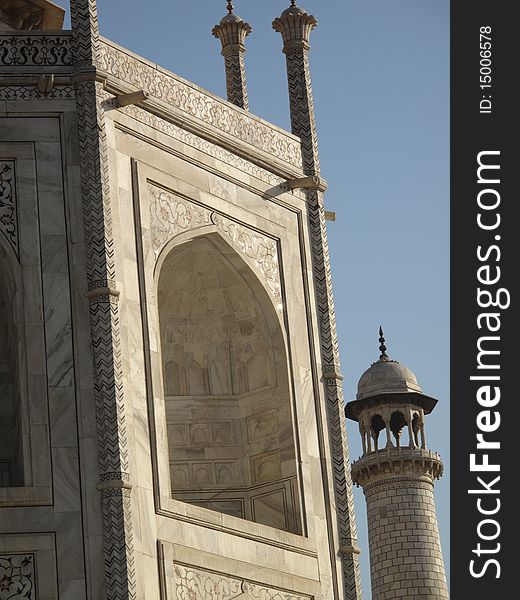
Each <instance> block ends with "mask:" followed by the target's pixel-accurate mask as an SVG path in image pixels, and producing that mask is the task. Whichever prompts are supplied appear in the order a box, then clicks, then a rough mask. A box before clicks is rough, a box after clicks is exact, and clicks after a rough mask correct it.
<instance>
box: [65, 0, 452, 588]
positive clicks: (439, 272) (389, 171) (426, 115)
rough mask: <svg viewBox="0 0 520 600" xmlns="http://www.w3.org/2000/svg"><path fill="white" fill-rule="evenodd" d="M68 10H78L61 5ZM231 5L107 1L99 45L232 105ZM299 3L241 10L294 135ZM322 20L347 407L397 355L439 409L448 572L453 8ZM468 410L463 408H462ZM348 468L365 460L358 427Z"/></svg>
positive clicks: (324, 125)
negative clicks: (382, 336)
mask: <svg viewBox="0 0 520 600" xmlns="http://www.w3.org/2000/svg"><path fill="white" fill-rule="evenodd" d="M55 1H57V3H58V4H61V5H62V6H66V5H67V4H68V2H67V0H55ZM225 4H226V2H225V1H224V0H199V1H196V2H195V1H192V2H187V1H186V0H182V1H181V0H177V1H175V0H148V1H147V2H143V1H142V0H98V7H99V13H100V26H101V32H102V34H103V35H104V36H106V37H108V38H110V39H112V40H113V41H115V42H117V43H119V44H121V45H123V46H125V47H127V48H129V49H131V50H132V51H134V52H136V53H138V54H141V55H142V56H144V57H146V58H148V59H150V60H153V61H155V62H157V63H159V64H161V65H162V66H163V67H165V68H168V69H170V70H172V71H173V72H175V73H177V74H178V75H181V76H183V77H185V78H187V79H189V80H191V81H193V82H195V83H197V84H198V85H200V86H202V87H204V88H206V89H208V90H210V91H212V92H214V93H217V94H219V95H225V79H224V69H223V59H222V57H221V56H220V46H219V44H220V42H218V40H216V39H215V38H213V36H212V35H211V28H212V27H213V25H215V24H216V23H217V22H218V21H219V20H220V18H221V17H222V16H223V15H224V14H225V12H226V11H225ZM288 5H289V1H288V0H262V1H253V0H236V1H235V7H236V12H237V13H238V14H240V15H241V16H242V17H243V18H244V19H245V20H247V21H248V22H249V23H250V24H251V25H252V27H253V33H252V34H251V35H250V36H249V37H248V39H247V48H248V53H247V55H246V64H247V74H248V84H249V96H250V108H251V111H252V112H254V113H256V114H258V115H259V116H261V117H263V118H265V119H267V120H270V121H272V122H274V123H276V124H277V125H280V126H282V127H285V128H289V111H288V96H287V83H286V77H285V60H284V56H283V54H282V53H281V37H280V35H279V34H278V33H275V32H274V31H273V30H272V29H271V22H272V20H273V18H274V17H276V16H278V15H279V14H280V12H281V11H282V10H283V9H285V8H286V7H287V6H288ZM301 5H302V6H304V7H305V8H306V9H307V10H308V11H309V12H311V13H313V14H314V15H315V16H316V17H317V18H318V21H319V27H318V29H317V30H315V31H314V32H313V34H312V38H311V43H312V50H311V70H312V77H313V87H314V97H315V101H316V111H317V120H318V131H319V136H320V153H321V163H322V173H323V176H324V177H325V178H326V179H327V180H328V182H329V191H328V193H327V195H326V203H327V209H328V210H334V211H337V221H336V222H335V223H330V225H329V241H330V249H331V254H332V265H333V275H334V287H335V299H336V311H337V319H338V329H339V336H340V342H341V352H342V367H343V374H344V376H345V396H346V398H347V399H348V400H350V399H353V398H354V396H355V389H356V383H357V380H358V379H359V377H360V375H361V374H362V373H363V371H364V370H365V369H366V368H368V367H369V365H370V363H371V362H373V361H374V360H376V359H377V358H378V341H377V337H378V336H377V330H378V327H379V324H382V325H383V327H384V329H385V333H386V338H387V346H388V352H389V355H390V356H391V357H392V358H395V359H397V360H399V361H401V362H402V363H404V364H405V365H406V366H408V367H409V368H410V369H412V370H413V371H414V372H415V374H416V375H417V377H418V380H419V383H420V384H421V385H422V386H423V390H424V391H425V392H426V393H427V394H429V395H432V396H435V397H436V398H438V399H439V404H438V406H437V409H436V410H435V412H434V413H433V414H432V415H431V416H430V417H429V418H428V420H427V429H426V434H427V441H428V445H429V447H430V448H431V449H434V450H437V451H438V452H440V454H441V455H442V457H443V459H444V463H445V466H446V470H445V475H444V477H443V479H441V481H440V482H439V483H438V484H437V487H436V499H437V508H438V513H439V523H440V529H441V537H442V542H443V549H444V556H445V560H446V563H447V566H448V565H449V481H448V479H449V469H448V466H449V463H448V460H449V0H393V1H392V2H389V1H388V0H321V1H318V0H305V2H304V1H303V0H302V4H301ZM458 401H461V399H460V398H459V399H458ZM349 433H350V440H351V457H352V459H355V458H357V457H358V456H359V454H360V440H359V435H358V431H357V424H354V423H352V425H349ZM356 509H357V519H358V527H359V538H360V545H361V547H362V550H363V554H362V561H363V562H362V568H363V584H364V592H365V598H369V597H370V593H369V592H370V584H369V581H370V572H369V567H368V543H367V532H366V511H365V505H364V498H363V495H362V493H361V492H359V491H358V492H356Z"/></svg>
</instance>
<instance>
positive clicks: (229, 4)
mask: <svg viewBox="0 0 520 600" xmlns="http://www.w3.org/2000/svg"><path fill="white" fill-rule="evenodd" d="M234 8H235V7H234V6H233V2H231V0H229V2H228V3H227V9H228V13H229V14H230V15H232V14H233V10H234Z"/></svg>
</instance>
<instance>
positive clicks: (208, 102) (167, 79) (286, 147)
mask: <svg viewBox="0 0 520 600" xmlns="http://www.w3.org/2000/svg"><path fill="white" fill-rule="evenodd" d="M97 66H98V68H99V69H100V71H101V72H104V73H106V74H107V75H109V76H113V77H115V78H116V79H118V80H120V81H122V82H124V83H126V84H129V85H132V86H134V87H136V88H138V89H140V90H145V91H146V92H148V94H149V95H150V96H151V97H153V98H156V99H158V100H161V101H163V102H165V103H166V104H168V106H169V107H171V108H173V109H177V110H179V111H181V112H182V113H183V114H185V115H189V116H191V117H193V118H194V119H196V120H197V121H198V122H199V123H200V127H201V130H204V129H206V130H208V129H209V128H214V129H215V130H216V132H217V133H218V134H222V133H224V134H227V135H229V136H231V137H232V138H234V139H236V140H240V141H242V142H244V143H246V144H248V145H249V146H251V147H252V149H254V150H256V151H258V150H261V151H263V152H265V153H267V154H269V155H271V156H274V157H276V158H278V159H280V160H282V161H284V162H286V163H289V164H290V165H293V166H295V167H297V168H298V169H300V170H301V168H302V153H301V149H300V141H299V140H298V139H296V138H295V137H293V136H292V135H291V134H289V133H284V132H283V131H281V130H278V129H275V128H274V127H272V126H270V125H269V124H267V123H265V122H264V121H261V120H260V119H258V118H255V117H252V116H251V115H249V114H248V113H246V112H245V111H244V110H241V109H240V108H238V107H235V106H234V105H232V104H231V103H229V102H226V101H225V100H221V99H219V98H217V97H214V96H211V95H209V94H208V93H207V92H204V91H202V90H200V89H199V88H196V87H193V86H191V85H189V84H188V82H186V81H184V80H182V79H180V78H178V77H177V76H176V75H174V74H173V73H168V72H165V71H164V70H162V69H158V68H156V67H154V66H153V65H151V64H149V63H147V62H145V61H144V60H143V59H139V58H137V57H135V56H132V55H131V54H129V53H128V52H127V51H125V50H123V49H122V48H118V47H116V46H115V45H113V44H112V43H111V42H110V41H108V40H105V39H103V38H101V39H100V41H99V61H98V65H97Z"/></svg>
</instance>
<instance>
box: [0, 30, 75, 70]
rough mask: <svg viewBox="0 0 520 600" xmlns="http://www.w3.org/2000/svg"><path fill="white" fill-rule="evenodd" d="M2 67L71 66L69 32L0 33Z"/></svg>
mask: <svg viewBox="0 0 520 600" xmlns="http://www.w3.org/2000/svg"><path fill="white" fill-rule="evenodd" d="M0 65H2V66H4V67H72V48H71V33H70V32H63V33H60V34H59V35H56V34H45V33H38V34H33V33H27V32H24V33H16V32H13V33H9V35H0Z"/></svg>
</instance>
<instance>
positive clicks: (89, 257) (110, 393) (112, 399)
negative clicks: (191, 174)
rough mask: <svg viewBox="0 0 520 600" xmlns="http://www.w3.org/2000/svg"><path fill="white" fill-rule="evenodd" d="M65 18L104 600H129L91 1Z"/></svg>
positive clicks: (122, 430)
mask: <svg viewBox="0 0 520 600" xmlns="http://www.w3.org/2000/svg"><path fill="white" fill-rule="evenodd" d="M71 17H72V24H73V56H74V71H75V76H74V79H75V91H76V115H77V122H78V141H79V152H80V159H81V187H82V204H83V226H84V234H85V251H86V262H87V282H88V292H87V294H86V295H87V297H88V298H89V303H90V330H91V339H92V348H93V355H94V376H95V381H94V395H95V401H96V422H97V433H98V460H99V470H100V473H101V475H100V483H99V485H98V489H99V490H100V491H101V495H102V509H103V539H104V554H105V575H106V590H107V600H123V599H124V600H133V599H135V597H136V591H135V566H134V549H133V535H132V515H131V501H130V489H131V485H130V475H129V472H128V471H129V469H128V444H127V437H126V424H125V406H124V398H123V385H122V368H121V347H120V337H119V304H118V296H119V294H118V292H117V290H116V289H115V280H116V273H115V261H114V241H113V236H112V215H111V205H110V193H109V192H110V187H109V180H108V151H107V142H106V132H105V122H104V112H103V107H102V106H101V100H100V98H101V96H102V92H103V90H102V86H101V84H100V83H98V82H97V81H96V80H95V75H96V68H95V65H96V64H97V45H98V39H99V35H98V28H97V11H96V2H95V0H72V2H71Z"/></svg>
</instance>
